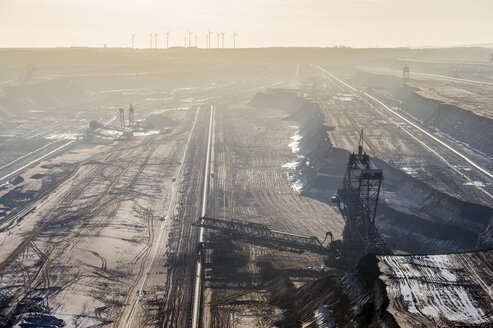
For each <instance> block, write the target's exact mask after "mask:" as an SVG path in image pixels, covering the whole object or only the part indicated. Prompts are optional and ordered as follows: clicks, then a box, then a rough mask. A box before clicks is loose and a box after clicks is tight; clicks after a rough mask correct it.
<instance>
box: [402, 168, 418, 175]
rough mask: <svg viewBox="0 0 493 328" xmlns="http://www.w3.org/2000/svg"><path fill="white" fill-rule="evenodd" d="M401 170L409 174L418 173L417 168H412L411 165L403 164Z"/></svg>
mask: <svg viewBox="0 0 493 328" xmlns="http://www.w3.org/2000/svg"><path fill="white" fill-rule="evenodd" d="M402 170H403V171H404V172H406V174H409V175H410V176H416V175H417V174H418V170H416V169H413V168H411V167H406V166H404V167H403V168H402Z"/></svg>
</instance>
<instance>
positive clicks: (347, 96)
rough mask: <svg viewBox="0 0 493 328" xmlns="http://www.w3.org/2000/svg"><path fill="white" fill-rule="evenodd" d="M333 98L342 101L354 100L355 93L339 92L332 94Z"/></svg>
mask: <svg viewBox="0 0 493 328" xmlns="http://www.w3.org/2000/svg"><path fill="white" fill-rule="evenodd" d="M332 98H334V99H336V100H339V101H342V102H348V101H353V100H354V95H351V94H346V93H338V94H336V95H335V96H332Z"/></svg>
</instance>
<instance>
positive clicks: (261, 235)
mask: <svg viewBox="0 0 493 328" xmlns="http://www.w3.org/2000/svg"><path fill="white" fill-rule="evenodd" d="M192 225H194V226H196V227H204V228H207V229H211V230H216V231H220V232H221V233H222V234H223V235H226V236H228V237H230V238H231V239H232V240H238V241H244V242H248V243H251V244H255V245H260V246H264V247H269V248H273V249H278V250H283V251H290V252H295V253H302V252H311V253H318V254H327V253H329V252H330V251H331V249H330V248H327V247H324V246H323V244H324V242H325V240H326V239H327V237H330V238H331V241H332V233H331V232H327V234H326V235H325V239H324V240H323V241H322V242H321V241H320V240H319V239H318V238H317V237H314V236H305V235H300V234H294V233H290V232H285V231H279V230H273V229H270V228H268V227H267V226H265V225H263V224H257V223H251V222H244V221H239V220H221V219H215V218H211V217H207V216H203V217H201V218H199V219H198V220H197V221H195V222H194V223H192ZM207 246H208V245H207V243H203V244H202V245H200V247H205V248H207Z"/></svg>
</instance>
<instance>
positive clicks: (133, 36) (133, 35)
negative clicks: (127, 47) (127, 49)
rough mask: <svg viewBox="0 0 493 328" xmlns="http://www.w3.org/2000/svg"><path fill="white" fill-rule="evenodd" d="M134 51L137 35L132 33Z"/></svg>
mask: <svg viewBox="0 0 493 328" xmlns="http://www.w3.org/2000/svg"><path fill="white" fill-rule="evenodd" d="M132 49H135V34H133V33H132Z"/></svg>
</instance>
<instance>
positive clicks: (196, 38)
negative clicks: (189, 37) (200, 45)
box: [194, 34, 199, 48]
mask: <svg viewBox="0 0 493 328" xmlns="http://www.w3.org/2000/svg"><path fill="white" fill-rule="evenodd" d="M194 38H195V48H197V40H198V39H199V36H198V35H197V34H195V37H194Z"/></svg>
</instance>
